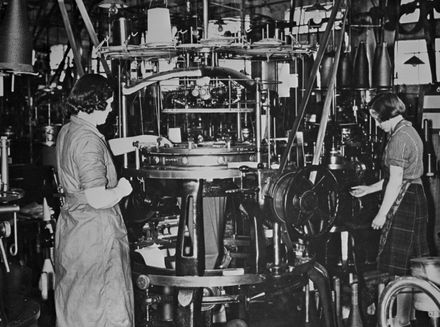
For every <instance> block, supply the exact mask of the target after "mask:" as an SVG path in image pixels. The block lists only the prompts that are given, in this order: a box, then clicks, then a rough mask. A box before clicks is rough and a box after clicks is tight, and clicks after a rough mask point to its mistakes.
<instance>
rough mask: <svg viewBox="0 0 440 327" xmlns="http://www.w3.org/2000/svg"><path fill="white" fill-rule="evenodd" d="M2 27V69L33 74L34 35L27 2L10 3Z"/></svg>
mask: <svg viewBox="0 0 440 327" xmlns="http://www.w3.org/2000/svg"><path fill="white" fill-rule="evenodd" d="M8 2H9V4H8V7H7V9H6V13H5V16H4V18H3V20H2V22H1V25H0V69H4V70H8V71H13V72H19V73H33V71H34V69H33V67H32V44H33V40H32V35H31V33H30V32H29V23H28V19H27V6H26V1H25V0H12V1H8Z"/></svg>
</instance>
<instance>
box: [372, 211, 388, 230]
mask: <svg viewBox="0 0 440 327" xmlns="http://www.w3.org/2000/svg"><path fill="white" fill-rule="evenodd" d="M386 218H387V216H386V215H382V214H377V215H376V217H374V219H373V222H372V223H371V227H372V228H373V229H381V228H382V227H383V225H384V224H385V220H386Z"/></svg>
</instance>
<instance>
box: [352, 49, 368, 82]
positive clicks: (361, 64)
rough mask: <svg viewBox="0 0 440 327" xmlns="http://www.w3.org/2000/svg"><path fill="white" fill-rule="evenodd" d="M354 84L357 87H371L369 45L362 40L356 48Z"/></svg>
mask: <svg viewBox="0 0 440 327" xmlns="http://www.w3.org/2000/svg"><path fill="white" fill-rule="evenodd" d="M353 79H354V80H353V82H354V83H353V84H354V87H355V88H356V89H369V88H370V65H369V63H368V57H367V47H366V45H365V42H363V41H361V42H360V43H359V46H358V48H357V50H356V56H355V59H354V67H353Z"/></svg>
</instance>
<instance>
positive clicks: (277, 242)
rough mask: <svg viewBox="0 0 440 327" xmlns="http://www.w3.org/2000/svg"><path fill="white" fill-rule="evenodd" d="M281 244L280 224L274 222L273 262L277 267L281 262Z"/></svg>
mask: <svg viewBox="0 0 440 327" xmlns="http://www.w3.org/2000/svg"><path fill="white" fill-rule="evenodd" d="M280 245H281V242H280V225H279V224H278V223H273V264H274V266H275V267H278V266H279V265H280V263H281V259H280V258H281V257H280Z"/></svg>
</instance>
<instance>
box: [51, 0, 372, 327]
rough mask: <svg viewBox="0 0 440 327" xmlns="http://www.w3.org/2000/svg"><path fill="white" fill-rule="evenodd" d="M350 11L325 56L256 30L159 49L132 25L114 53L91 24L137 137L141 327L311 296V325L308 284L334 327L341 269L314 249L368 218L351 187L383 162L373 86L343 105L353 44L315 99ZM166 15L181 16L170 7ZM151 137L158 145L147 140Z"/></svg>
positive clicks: (121, 109) (132, 148)
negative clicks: (334, 291)
mask: <svg viewBox="0 0 440 327" xmlns="http://www.w3.org/2000/svg"><path fill="white" fill-rule="evenodd" d="M341 3H342V1H335V3H334V6H333V7H332V10H331V14H330V17H329V18H328V24H327V28H326V30H325V33H324V35H323V38H322V40H321V43H320V47H319V48H318V49H317V48H315V47H313V46H310V45H308V44H300V43H298V42H296V41H295V40H292V42H285V41H284V40H279V39H278V37H279V35H280V30H279V29H278V30H277V29H275V31H274V38H271V37H270V34H271V33H273V32H272V29H271V28H269V27H268V28H267V30H265V31H263V35H262V37H261V40H254V42H253V43H252V44H250V43H249V42H248V41H247V39H246V35H244V34H243V33H238V34H237V35H236V36H234V37H222V38H212V39H210V38H207V35H208V34H207V22H206V21H205V23H206V24H205V28H204V35H205V38H204V39H201V40H198V41H194V38H193V37H192V34H191V37H190V39H189V40H186V39H185V38H182V39H181V40H176V39H173V38H170V37H168V36H167V38H165V39H164V40H162V39H161V40H160V41H159V40H158V39H157V37H156V35H155V33H159V31H158V30H156V28H157V27H153V26H151V29H154V32H155V33H153V31H152V30H151V31H150V30H149V31H148V33H147V35H146V36H145V35H144V36H143V37H144V39H145V40H144V42H142V41H141V44H139V45H135V44H131V42H130V41H131V40H130V38H131V37H132V35H129V34H128V33H126V31H125V30H124V31H122V30H121V33H120V34H121V35H119V36H120V37H119V36H118V40H119V41H118V43H117V44H114V43H113V44H112V45H108V46H107V45H103V44H102V43H101V44H98V43H97V38H96V35H95V34H94V33H93V26H91V25H90V24H88V23H87V19H85V22H86V27H87V28H88V30H89V34H90V35H91V37H92V41H93V43H94V45H95V47H96V48H97V51H98V56H99V58H101V59H109V60H112V61H113V63H114V64H115V65H114V66H115V67H116V68H115V69H114V70H113V74H114V76H115V77H116V78H117V80H118V85H119V86H120V88H119V90H118V91H119V92H118V105H119V106H118V121H117V122H116V124H117V136H118V137H119V138H121V139H122V140H124V139H125V140H133V141H132V142H131V143H130V144H128V145H127V146H126V151H121V153H123V163H122V165H123V174H124V175H125V176H126V177H128V178H130V180H131V182H132V184H133V189H134V192H133V193H132V194H131V195H130V196H129V197H128V198H127V199H126V200H125V201H124V202H123V203H122V205H121V208H122V211H123V214H124V219H125V221H126V225H127V228H128V232H129V240H130V241H131V244H132V248H133V253H132V268H133V269H132V270H133V278H134V281H135V282H136V285H137V287H136V290H135V306H136V311H135V316H136V325H137V326H162V325H174V326H179V327H184V326H185V327H186V326H210V325H212V324H213V323H216V322H219V323H226V322H228V321H240V322H241V323H242V324H246V322H249V312H250V309H251V308H252V306H253V305H254V304H256V303H260V302H264V303H266V304H269V303H271V302H272V301H273V300H274V299H276V298H277V297H278V296H280V295H284V294H292V293H294V292H295V291H299V292H300V293H301V296H300V298H302V294H303V292H302V290H304V295H305V301H304V302H303V303H304V306H305V309H304V311H305V318H304V319H305V321H308V320H309V318H310V312H309V311H310V310H311V309H312V308H313V307H314V306H310V303H309V300H310V298H311V297H312V296H311V293H312V292H311V290H310V287H309V281H312V282H313V284H314V287H315V289H316V290H317V292H316V294H318V293H319V304H320V311H321V313H322V317H323V323H324V324H325V326H328V327H331V326H334V319H333V309H332V307H333V304H332V299H331V292H330V282H329V274H328V272H327V271H326V269H325V268H324V267H323V266H322V265H321V264H319V263H318V260H317V254H316V253H315V251H314V248H313V243H314V241H315V240H318V239H322V238H325V236H326V235H327V233H328V232H329V231H330V230H331V229H332V227H334V225H335V224H344V221H345V220H347V219H348V220H350V219H351V218H352V217H353V216H355V215H357V214H358V213H359V211H360V210H362V208H363V207H364V206H363V204H362V203H359V201H358V200H354V199H353V198H352V197H351V196H350V195H349V193H348V190H349V188H350V186H352V185H354V184H358V183H361V182H365V180H366V179H368V178H369V177H371V176H370V174H371V168H372V167H373V166H374V164H375V161H374V160H370V159H369V158H371V157H372V154H374V153H377V151H376V149H375V148H372V147H371V146H366V145H367V143H368V142H367V137H368V138H370V137H373V136H374V137H377V133H369V134H368V136H367V132H371V131H372V130H373V129H374V125H373V122H372V121H371V120H369V119H368V118H367V117H368V115H367V113H366V103H367V100H366V97H367V95H369V90H365V89H363V90H361V91H360V92H356V93H355V95H352V94H351V96H352V97H351V98H350V97H347V98H348V99H350V100H349V101H348V102H347V103H338V104H337V103H336V95H335V90H336V88H335V80H336V73H337V67H338V60H339V55H340V54H341V52H342V51H341V49H342V40H343V38H339V41H338V44H337V49H336V51H335V53H336V55H335V56H334V59H332V60H334V61H333V64H330V65H327V67H328V72H327V78H328V80H327V82H326V83H325V85H324V87H322V88H320V89H315V90H314V93H315V94H314V96H313V97H312V96H311V95H312V90H313V88H314V85H315V84H314V82H315V79H316V74H317V72H318V69H319V67H320V64H321V62H323V60H324V52H325V49H326V47H327V46H328V44H329V39H330V36H331V31H332V28H334V26H335V21H336V18H337V17H339V18H338V19H339V20H340V21H341V25H340V26H341V28H342V31H341V33H344V29H345V21H346V17H347V8H346V7H345V6H342V5H341ZM62 5H63V2H62V1H61V2H60V6H61V9H62V8H63V7H62ZM79 9H80V12H81V14H82V16H83V18H84V17H87V16H86V12H85V10H84V8H82V7H81V6H79ZM154 9H161V10H156V12H155V14H158V15H160V16H161V17H163V18H164V19H163V22H165V23H167V22H168V21H169V19H166V17H164V15H165V16H166V14H164V13H166V10H162V9H164V8H154ZM150 10H151V9H150ZM150 13H151V14H153V13H152V12H149V14H150ZM150 18H152V16H149V19H150ZM156 18H157V17H156ZM156 18H155V19H156ZM168 18H169V17H168ZM65 23H66V18H65ZM67 23H68V21H67ZM162 27H163V30H166V31H168V30H169V29H171V26H168V25H166V26H162ZM123 32H124V33H123ZM242 32H243V30H242ZM166 34H167V35H168V34H169V33H166ZM281 34H282V33H281ZM264 35H265V36H266V37H264ZM187 41H188V42H187ZM104 43H105V42H104ZM72 48H73V47H72ZM313 57H314V58H315V59H314V61H313V66H312V67H309V70H308V71H305V70H304V68H305V67H306V64H307V62H310V59H311V58H313ZM101 62H102V64H103V66H104V68H105V71H106V72H107V73H108V74H109V73H111V72H110V71H109V67H108V63H107V61H106V60H101ZM286 63H287V66H289V65H292V67H295V71H298V68H299V66H301V69H302V70H303V71H302V74H301V76H300V77H301V89H299V83H294V82H293V83H292V86H291V88H295V89H297V90H296V91H297V92H298V93H301V94H300V95H299V94H298V96H297V97H296V98H295V105H294V109H290V110H291V111H292V115H291V116H293V117H294V119H291V120H290V121H289V122H282V121H281V120H282V119H280V113H279V108H280V106H281V102H282V101H281V100H280V98H281V97H280V93H281V92H280V89H279V87H280V85H281V84H282V83H283V81H280V80H279V79H278V78H277V76H276V75H277V74H276V73H273V72H274V71H276V72H280V71H281V70H282V69H283V68H282V67H284V68H285V67H286V65H285V64H286ZM282 64H284V66H283V65H282ZM237 67H238V68H237ZM280 67H281V68H280ZM323 74H324V73H321V75H323ZM294 77H296V78H298V74H297V73H295V74H294ZM322 99H325V100H324V102H322V101H321V100H322ZM309 102H312V103H313V106H315V108H316V107H319V110H317V111H316V110H315V111H313V110H310V107H313V106H312V105H310V106H308V104H309ZM330 108H332V110H330ZM310 111H311V112H310ZM318 119H320V121H318ZM285 123H292V128H291V129H288V130H287V131H286V130H285ZM145 134H153V135H156V140H155V142H144V141H142V137H138V136H145ZM150 136H151V135H150ZM164 138H166V139H167V141H166V142H163V139H164ZM367 159H368V160H367ZM376 159H377V158H376ZM301 301H302V300H301ZM309 309H310V310H309Z"/></svg>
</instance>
